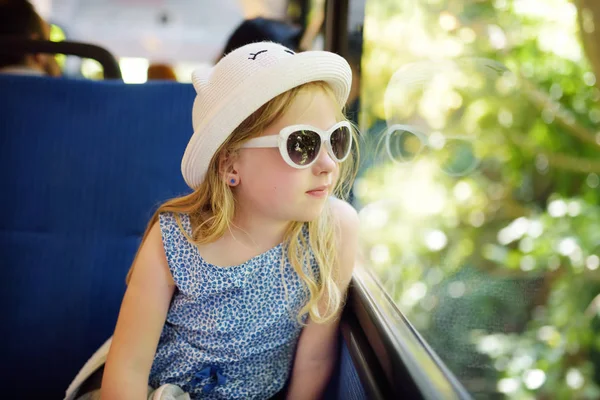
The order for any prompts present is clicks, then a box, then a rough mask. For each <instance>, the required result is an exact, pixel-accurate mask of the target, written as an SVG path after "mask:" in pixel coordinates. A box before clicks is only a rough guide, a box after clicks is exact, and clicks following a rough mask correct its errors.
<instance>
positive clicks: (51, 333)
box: [0, 76, 194, 398]
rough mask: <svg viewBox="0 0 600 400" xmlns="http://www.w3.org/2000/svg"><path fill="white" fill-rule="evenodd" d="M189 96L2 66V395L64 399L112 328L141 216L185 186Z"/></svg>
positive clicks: (169, 87)
mask: <svg viewBox="0 0 600 400" xmlns="http://www.w3.org/2000/svg"><path fill="white" fill-rule="evenodd" d="M193 99H194V90H193V88H192V86H191V85H186V84H179V83H169V82H156V83H148V84H144V85H126V84H123V83H121V82H110V81H104V82H92V81H83V80H67V79H51V78H43V77H17V76H0V182H1V184H0V185H1V189H0V282H1V283H0V285H2V287H1V290H0V293H1V295H0V296H1V298H0V307H2V309H3V310H2V319H3V321H2V326H3V329H2V336H1V337H0V360H1V362H2V364H3V365H4V366H5V368H3V373H2V375H1V376H2V377H1V378H0V380H1V381H2V382H1V383H2V387H3V393H2V397H3V398H33V397H35V398H37V397H38V396H40V395H41V394H43V395H44V398H62V397H63V396H64V392H65V390H66V388H67V386H68V384H69V383H70V381H71V379H72V378H73V377H74V376H75V374H76V373H77V371H78V370H79V368H81V366H82V365H83V363H84V362H85V361H86V360H87V359H88V358H89V357H90V356H91V355H92V354H93V352H94V351H95V350H96V349H97V347H98V346H99V345H100V344H101V343H102V342H103V341H104V340H105V339H106V338H108V337H109V336H110V335H111V333H112V331H113V329H114V325H115V322H116V317H117V314H118V309H119V306H120V302H121V299H122V295H123V293H124V290H125V282H124V279H125V275H126V273H127V271H128V269H129V267H130V264H131V261H132V260H133V257H134V255H135V252H136V250H137V247H138V245H139V243H140V238H141V235H142V234H143V231H144V229H145V227H146V224H147V222H148V220H149V218H150V216H151V215H152V213H153V211H154V210H155V209H156V207H157V206H158V204H159V203H161V202H162V201H164V200H166V199H168V198H171V197H174V196H177V195H181V194H184V193H188V192H189V189H188V188H187V186H186V185H185V183H184V181H183V178H182V177H181V173H180V161H181V156H182V155H183V151H184V149H185V146H186V144H187V141H188V140H189V138H190V136H191V133H192V123H191V109H192V103H193ZM40 397H41V396H40Z"/></svg>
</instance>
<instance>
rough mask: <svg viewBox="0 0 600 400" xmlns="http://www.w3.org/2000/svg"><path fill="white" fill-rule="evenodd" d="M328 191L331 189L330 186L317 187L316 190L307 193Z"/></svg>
mask: <svg viewBox="0 0 600 400" xmlns="http://www.w3.org/2000/svg"><path fill="white" fill-rule="evenodd" d="M327 189H329V185H323V186H319V187H316V188H314V189H310V190H309V191H308V192H307V193H309V192H324V191H325V190H327Z"/></svg>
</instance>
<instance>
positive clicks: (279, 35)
mask: <svg viewBox="0 0 600 400" xmlns="http://www.w3.org/2000/svg"><path fill="white" fill-rule="evenodd" d="M301 39H302V28H301V27H299V26H297V25H294V24H290V23H288V22H284V21H278V20H275V19H269V18H263V17H258V18H253V19H247V20H245V21H243V22H242V23H241V24H240V25H239V26H238V27H237V28H236V29H235V31H233V33H232V34H231V36H230V37H229V40H228V41H227V44H226V45H225V48H224V49H223V53H222V54H220V55H219V58H218V59H217V61H219V60H220V59H221V58H222V57H223V56H224V55H225V54H229V53H231V52H232V51H233V50H235V49H237V48H238V47H242V46H245V45H247V44H250V43H255V42H264V41H270V42H275V43H279V44H282V45H284V46H285V47H287V48H288V49H290V50H293V51H297V50H298V47H299V45H300V40H301Z"/></svg>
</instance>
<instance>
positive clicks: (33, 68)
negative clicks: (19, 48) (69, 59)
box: [0, 0, 60, 76]
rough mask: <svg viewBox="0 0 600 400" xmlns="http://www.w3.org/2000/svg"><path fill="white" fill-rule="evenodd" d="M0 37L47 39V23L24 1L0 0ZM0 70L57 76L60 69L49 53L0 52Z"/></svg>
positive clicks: (48, 30)
mask: <svg viewBox="0 0 600 400" xmlns="http://www.w3.org/2000/svg"><path fill="white" fill-rule="evenodd" d="M0 36H13V37H22V38H27V39H33V40H50V25H49V24H48V23H47V22H46V21H44V20H43V19H42V18H41V17H40V16H39V14H38V13H37V12H36V11H35V8H34V7H33V5H32V4H31V3H30V2H29V1H27V0H0ZM0 72H5V73H15V74H39V75H51V76H59V75H60V68H59V66H58V64H57V63H56V59H55V58H54V56H53V55H50V54H26V55H7V54H6V55H5V54H0Z"/></svg>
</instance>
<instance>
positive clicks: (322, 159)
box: [313, 146, 337, 175]
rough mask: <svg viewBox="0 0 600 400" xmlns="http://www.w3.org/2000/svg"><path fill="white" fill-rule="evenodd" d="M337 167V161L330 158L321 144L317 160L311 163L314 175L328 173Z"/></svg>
mask: <svg viewBox="0 0 600 400" xmlns="http://www.w3.org/2000/svg"><path fill="white" fill-rule="evenodd" d="M336 168H337V162H336V161H335V160H334V159H333V158H331V156H330V155H329V152H327V148H326V147H325V146H323V147H322V148H321V151H320V152H319V156H318V158H317V161H316V162H315V163H314V164H313V173H314V174H315V175H321V174H330V173H332V172H333V171H335V169H336Z"/></svg>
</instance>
